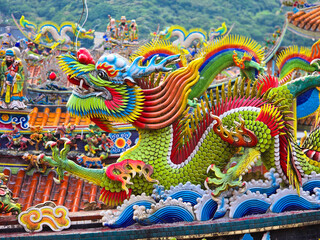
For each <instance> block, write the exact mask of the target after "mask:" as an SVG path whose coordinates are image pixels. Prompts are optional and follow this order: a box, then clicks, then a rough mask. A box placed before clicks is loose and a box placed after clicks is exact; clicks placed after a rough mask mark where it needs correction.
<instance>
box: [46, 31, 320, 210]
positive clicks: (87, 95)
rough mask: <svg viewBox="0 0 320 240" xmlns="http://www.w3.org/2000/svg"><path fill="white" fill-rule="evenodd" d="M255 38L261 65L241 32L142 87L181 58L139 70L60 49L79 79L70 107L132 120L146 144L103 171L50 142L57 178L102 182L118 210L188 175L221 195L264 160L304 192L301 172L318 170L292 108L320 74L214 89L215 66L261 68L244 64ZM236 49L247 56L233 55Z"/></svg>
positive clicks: (105, 197)
mask: <svg viewBox="0 0 320 240" xmlns="http://www.w3.org/2000/svg"><path fill="white" fill-rule="evenodd" d="M232 39H233V40H234V39H238V42H237V43H239V41H240V42H241V43H242V44H243V46H242V47H241V48H240V47H239V46H237V44H236V42H232V41H231V40H232ZM248 42H249V43H250V44H249V45H250V46H252V45H254V46H255V47H254V51H251V52H250V56H252V58H251V60H250V61H253V59H255V60H254V61H255V63H257V62H259V52H260V48H259V47H258V46H257V45H255V44H252V42H250V40H248V39H242V37H238V38H229V39H228V40H224V41H222V42H219V41H217V42H215V43H212V44H213V45H212V46H210V47H208V46H207V48H206V49H207V53H205V52H203V54H202V55H201V56H199V58H197V59H195V60H194V61H192V62H191V63H189V64H188V65H187V66H186V67H181V68H179V69H177V70H175V71H172V72H171V73H169V74H167V75H166V76H165V77H164V78H163V80H162V82H160V83H159V84H158V85H157V86H153V85H152V84H151V85H147V84H145V85H143V86H144V87H143V88H142V87H140V86H141V85H140V83H141V82H143V80H141V79H145V80H144V81H151V80H150V79H151V77H149V76H148V75H149V74H150V73H153V72H157V71H158V72H159V71H161V72H166V71H168V70H169V69H168V68H166V65H167V64H170V63H172V61H176V60H177V59H178V56H175V55H172V56H168V57H164V58H163V59H162V60H160V62H158V63H157V61H156V59H154V58H155V56H153V57H151V58H150V61H149V64H148V65H147V66H139V61H133V62H132V63H131V64H130V63H129V62H128V61H126V60H125V59H123V58H122V57H120V56H117V55H114V54H110V55H103V56H102V57H101V58H100V59H99V60H98V61H97V63H95V62H94V61H93V59H92V57H91V56H90V54H89V53H88V52H87V51H85V50H81V51H80V52H78V54H77V57H75V56H72V55H62V56H61V57H60V64H61V66H62V69H64V70H65V71H66V72H67V74H68V78H69V81H70V82H72V83H74V84H75V85H76V87H75V88H74V91H73V94H72V96H71V97H70V99H69V101H68V104H67V106H68V110H69V112H70V113H71V114H73V115H79V116H82V117H89V118H90V119H91V120H92V121H94V122H95V123H96V124H97V125H98V126H100V127H101V128H102V129H103V130H105V131H109V132H110V131H113V128H112V124H111V121H116V122H127V123H131V124H132V125H133V126H134V127H135V128H136V129H137V131H138V132H139V141H138V143H137V144H136V145H135V146H134V147H133V148H131V149H129V150H127V151H126V152H124V153H123V154H122V155H121V156H120V158H119V159H118V161H117V162H116V163H114V164H110V165H108V166H105V167H104V168H103V169H87V168H83V167H81V166H79V165H77V164H76V163H74V162H73V161H70V160H68V159H67V158H66V151H68V148H69V145H68V143H65V144H66V145H65V148H64V149H63V150H61V154H60V156H59V153H58V149H57V147H56V144H55V143H50V144H48V145H49V146H51V147H52V149H53V156H52V157H48V156H44V155H42V158H43V159H44V160H45V161H48V162H50V164H52V165H53V166H57V167H58V173H59V176H60V179H62V177H63V172H64V171H68V172H69V173H71V174H73V175H76V176H78V177H81V178H84V179H86V180H87V181H90V182H93V183H95V184H97V185H99V186H101V187H102V191H101V200H102V201H104V202H105V203H106V204H108V205H111V206H115V205H118V204H120V203H122V202H123V200H124V199H126V198H128V197H129V196H130V195H131V194H141V193H143V192H145V193H146V194H151V193H152V190H153V184H154V183H155V182H159V184H161V185H163V186H164V188H165V189H168V188H170V186H175V185H178V184H179V183H182V184H184V183H186V182H187V181H190V182H192V183H194V184H202V185H207V186H208V187H212V189H213V194H214V195H215V196H217V195H219V194H220V193H221V192H223V191H225V190H227V189H228V188H230V187H242V186H243V184H242V182H241V179H242V175H243V174H245V173H246V172H247V171H248V169H250V168H251V167H252V165H254V164H255V162H256V161H257V160H258V159H261V160H262V162H263V164H264V165H265V166H266V167H267V168H268V169H270V168H275V169H276V170H277V172H278V173H279V174H280V175H281V176H282V178H283V179H285V180H286V181H287V182H288V183H291V184H293V185H294V186H295V187H296V188H297V189H299V185H300V183H301V178H302V177H303V176H304V175H306V174H310V173H311V171H316V172H320V168H319V166H318V162H314V161H313V160H311V159H310V158H308V156H306V155H305V154H304V152H303V151H302V149H301V148H300V147H299V146H298V145H297V144H296V143H295V141H294V139H293V137H292V134H291V132H290V129H291V128H292V127H291V125H290V123H289V122H290V121H291V120H292V118H290V117H289V115H290V114H291V112H290V111H289V109H290V106H291V104H292V101H293V99H294V98H296V97H297V96H298V95H299V94H300V93H301V92H303V91H306V90H307V89H309V88H311V87H315V86H318V85H319V80H320V77H319V76H308V77H305V78H299V79H296V80H294V81H291V82H289V83H287V84H284V85H282V86H278V87H273V84H272V79H271V80H270V79H269V80H263V79H260V80H257V81H255V82H254V83H253V84H252V87H250V85H251V84H250V80H249V83H247V84H245V81H241V84H238V83H237V82H236V83H235V84H234V85H233V86H231V82H229V84H228V87H227V89H225V87H224V86H221V88H220V89H218V88H217V89H216V94H214V93H213V91H212V90H211V91H210V92H209V93H207V92H206V86H208V85H209V84H210V83H211V82H212V80H213V78H212V77H214V76H216V74H217V73H218V71H217V69H220V70H221V69H224V68H226V67H228V66H230V65H233V66H234V65H236V63H237V64H238V65H239V67H241V68H243V70H244V71H251V70H253V71H252V72H256V71H258V69H256V68H252V67H251V66H248V65H250V64H247V63H248V61H249V57H248V56H249V51H245V50H244V49H249V48H248V46H247V45H246V43H248ZM214 44H216V45H214ZM236 47H239V48H238V49H239V50H237V51H236V50H235V49H236ZM240 50H241V51H242V52H241V51H240ZM234 51H236V53H237V54H238V56H240V54H242V56H244V54H245V55H246V56H245V58H243V60H241V59H240V60H239V59H238V58H235V52H234ZM208 54H209V55H208ZM149 56H150V55H149ZM234 59H236V60H237V61H236V63H235V61H234ZM238 60H239V61H238ZM242 63H243V64H242ZM253 65H254V64H253ZM257 67H259V68H261V66H260V65H259V64H257ZM248 69H249V70H248ZM146 76H147V77H146ZM248 76H250V75H248ZM144 77H146V78H144ZM155 77H156V76H155ZM246 85H247V86H246ZM266 85H267V86H266ZM147 86H149V87H147ZM220 92H221V93H220ZM203 94H204V95H203ZM201 95H203V97H202V100H201V103H200V104H199V105H196V106H195V109H194V111H193V113H191V114H189V113H188V112H189V109H188V107H187V103H188V99H194V98H195V97H199V96H201ZM306 141H307V140H306ZM241 148H245V149H246V151H244V157H243V158H242V160H241V161H239V162H238V163H237V164H236V165H232V166H231V167H230V168H228V169H227V166H229V163H230V161H231V158H232V157H233V156H234V155H235V154H236V153H237V152H239V151H240V150H241ZM207 171H208V173H207Z"/></svg>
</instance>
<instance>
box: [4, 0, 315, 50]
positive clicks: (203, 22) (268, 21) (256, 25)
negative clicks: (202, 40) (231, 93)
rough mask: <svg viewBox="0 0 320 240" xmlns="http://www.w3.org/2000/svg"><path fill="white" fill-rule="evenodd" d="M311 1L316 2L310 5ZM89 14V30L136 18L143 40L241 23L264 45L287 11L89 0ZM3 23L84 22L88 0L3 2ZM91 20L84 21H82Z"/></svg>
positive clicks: (272, 0) (272, 6)
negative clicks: (176, 28) (174, 30)
mask: <svg viewBox="0 0 320 240" xmlns="http://www.w3.org/2000/svg"><path fill="white" fill-rule="evenodd" d="M309 2H310V1H309ZM87 3H88V8H89V15H88V21H87V23H86V24H85V26H84V27H85V28H86V29H95V30H96V31H105V29H106V26H107V23H108V15H111V16H112V17H114V18H116V19H120V17H121V16H122V15H125V16H126V17H127V19H136V21H137V23H138V25H139V32H140V36H142V37H143V38H147V37H150V33H151V32H155V31H156V29H157V26H158V24H159V25H160V30H162V29H164V28H165V27H167V26H170V25H173V24H178V25H181V26H184V27H185V28H186V29H190V28H202V29H204V30H205V31H209V29H210V28H212V27H214V28H218V27H220V26H221V24H222V22H226V23H227V26H231V25H232V24H233V23H235V27H234V29H233V31H232V33H234V34H241V35H244V36H247V37H251V38H253V39H255V40H256V41H258V42H260V43H261V44H262V45H263V44H264V39H265V37H266V36H267V35H268V34H270V33H273V32H274V31H275V27H276V26H280V27H282V25H283V23H284V12H285V11H286V10H291V9H290V8H289V9H284V12H281V13H280V1H279V0H245V1H243V0H197V1H195V0H161V1H159V0H131V1H128V0H103V1H101V0H87ZM0 5H1V15H2V18H3V20H6V19H10V20H9V21H11V16H10V15H11V14H12V13H13V14H14V16H15V17H16V18H17V19H19V18H20V17H21V15H24V16H25V18H26V19H27V20H29V21H33V22H36V23H40V22H42V21H47V20H52V21H54V22H56V23H58V24H61V23H62V22H63V21H74V22H78V21H79V19H80V16H81V14H82V11H83V1H82V0H55V1H53V0H14V1H12V0H0ZM84 19H85V14H84V15H83V17H82V21H81V23H82V22H83V21H84ZM284 44H285V45H292V44H299V45H308V46H311V45H312V41H310V40H303V39H301V38H299V37H298V36H294V35H293V34H291V33H289V32H287V34H286V38H285V41H284Z"/></svg>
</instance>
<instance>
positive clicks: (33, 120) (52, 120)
mask: <svg viewBox="0 0 320 240" xmlns="http://www.w3.org/2000/svg"><path fill="white" fill-rule="evenodd" d="M69 123H71V124H76V125H78V126H88V125H89V124H90V123H91V120H90V119H89V118H80V117H78V116H77V117H71V116H70V114H69V112H63V111H62V109H61V108H60V107H57V108H56V109H55V110H54V112H53V111H52V112H51V110H50V108H49V107H46V108H44V110H43V111H39V109H38V107H35V108H33V110H32V112H31V114H30V120H29V125H30V127H35V126H42V127H47V128H50V127H52V128H55V127H57V126H61V125H63V124H64V125H67V124H69Z"/></svg>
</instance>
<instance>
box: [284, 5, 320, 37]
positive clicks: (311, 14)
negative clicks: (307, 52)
mask: <svg viewBox="0 0 320 240" xmlns="http://www.w3.org/2000/svg"><path fill="white" fill-rule="evenodd" d="M287 20H288V27H289V30H290V31H292V32H294V33H296V34H298V35H300V36H303V37H307V38H314V39H319V38H320V6H319V5H318V6H313V7H309V8H303V9H301V10H299V11H297V12H295V13H294V12H288V13H287Z"/></svg>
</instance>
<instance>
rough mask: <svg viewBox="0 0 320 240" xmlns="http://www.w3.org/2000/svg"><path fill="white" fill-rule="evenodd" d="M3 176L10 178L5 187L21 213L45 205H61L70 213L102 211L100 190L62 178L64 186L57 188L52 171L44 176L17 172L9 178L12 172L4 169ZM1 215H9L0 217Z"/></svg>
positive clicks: (80, 182)
mask: <svg viewBox="0 0 320 240" xmlns="http://www.w3.org/2000/svg"><path fill="white" fill-rule="evenodd" d="M3 173H4V174H6V175H8V176H10V177H9V180H8V182H7V186H8V188H9V189H10V190H11V191H12V193H13V198H19V199H18V201H17V202H18V203H20V204H21V206H22V210H23V211H24V210H26V209H27V208H29V207H31V206H35V205H36V204H39V203H43V202H46V201H53V202H54V203H55V204H56V205H63V206H65V207H67V208H68V210H69V211H70V212H78V211H80V210H84V209H87V208H88V209H90V208H93V209H94V210H95V208H96V207H97V208H100V207H101V204H100V203H99V201H98V200H99V196H100V188H99V187H98V186H96V185H92V184H90V183H88V182H84V181H83V180H81V179H77V178H75V177H72V176H65V177H64V182H63V183H61V184H56V183H55V182H54V180H53V177H56V178H57V176H56V173H55V171H50V172H49V173H48V174H47V175H45V174H41V173H39V172H34V173H33V174H31V175H30V174H27V172H26V171H25V170H23V169H20V170H19V171H18V173H17V174H11V170H10V169H9V168H6V169H4V171H3ZM89 203H90V204H89ZM3 215H10V214H0V217H1V216H3Z"/></svg>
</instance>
